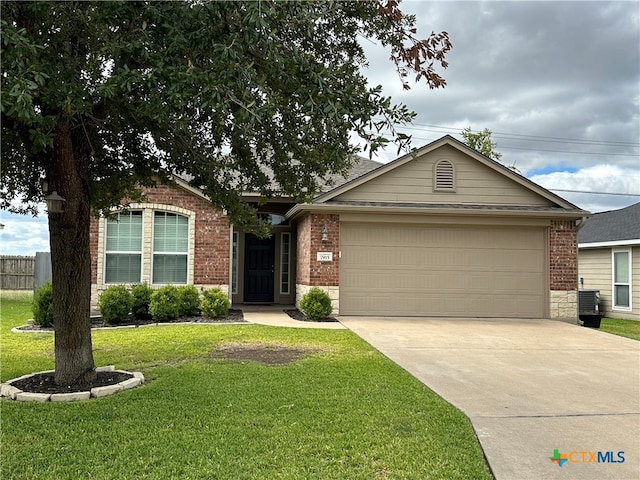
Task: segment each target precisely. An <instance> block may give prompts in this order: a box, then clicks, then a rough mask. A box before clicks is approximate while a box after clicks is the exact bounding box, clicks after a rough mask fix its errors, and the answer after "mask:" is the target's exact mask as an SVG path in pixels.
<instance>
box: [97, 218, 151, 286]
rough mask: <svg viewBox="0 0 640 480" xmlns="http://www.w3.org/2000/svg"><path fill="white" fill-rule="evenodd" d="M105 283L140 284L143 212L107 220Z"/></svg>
mask: <svg viewBox="0 0 640 480" xmlns="http://www.w3.org/2000/svg"><path fill="white" fill-rule="evenodd" d="M106 228H107V232H106V237H107V241H106V246H105V283H138V282H139V281H140V275H141V272H142V212H141V211H131V212H120V213H117V214H116V216H115V218H113V219H108V220H107V226H106Z"/></svg>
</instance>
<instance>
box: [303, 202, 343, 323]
mask: <svg viewBox="0 0 640 480" xmlns="http://www.w3.org/2000/svg"><path fill="white" fill-rule="evenodd" d="M324 226H326V228H327V237H328V238H327V240H324V241H323V240H322V236H323V233H322V230H323V227H324ZM318 252H331V253H332V254H333V260H332V261H331V262H319V261H318V260H317V253H318ZM296 279H297V280H296V305H299V304H300V300H301V299H302V296H303V295H304V294H305V293H307V292H308V291H309V290H310V289H311V287H320V288H322V289H323V290H324V291H325V292H327V293H328V294H329V298H331V304H332V306H333V313H334V314H336V313H338V312H339V309H340V303H339V302H340V287H339V282H340V215H338V214H315V213H314V214H311V215H308V216H307V217H305V218H303V219H302V220H300V221H299V223H298V255H297V263H296Z"/></svg>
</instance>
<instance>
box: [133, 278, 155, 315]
mask: <svg viewBox="0 0 640 480" xmlns="http://www.w3.org/2000/svg"><path fill="white" fill-rule="evenodd" d="M152 293H153V289H152V288H151V287H149V286H148V285H147V284H146V282H145V283H136V284H135V285H131V294H132V295H133V306H132V307H131V313H133V315H134V316H135V317H136V318H148V317H149V304H150V303H151V294H152Z"/></svg>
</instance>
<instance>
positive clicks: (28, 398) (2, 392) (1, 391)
mask: <svg viewBox="0 0 640 480" xmlns="http://www.w3.org/2000/svg"><path fill="white" fill-rule="evenodd" d="M53 372H54V370H46V371H44V372H36V373H30V374H28V375H23V376H21V377H18V378H14V379H12V380H9V381H7V382H5V383H3V384H1V385H0V397H8V398H11V399H12V400H17V401H18V402H49V401H51V402H73V401H75V400H89V399H90V398H100V397H106V396H108V395H113V394H114V393H117V392H119V391H121V390H128V389H129V388H134V387H137V386H138V385H142V384H143V383H144V375H142V373H140V372H127V371H125V370H116V369H115V367H114V366H113V365H108V366H106V367H98V368H96V372H118V373H128V374H130V375H133V377H132V378H129V379H127V380H124V381H122V382H120V383H115V384H113V385H106V386H104V387H95V388H92V389H91V390H89V391H85V392H70V393H32V392H23V391H22V390H20V389H19V388H17V387H14V386H13V385H11V382H15V381H16V380H21V379H23V378H28V377H31V376H33V375H38V374H41V373H53Z"/></svg>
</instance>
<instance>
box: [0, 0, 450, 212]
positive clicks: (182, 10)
mask: <svg viewBox="0 0 640 480" xmlns="http://www.w3.org/2000/svg"><path fill="white" fill-rule="evenodd" d="M0 8H1V9H2V55H3V56H2V61H3V76H2V91H3V95H2V101H1V104H0V110H1V112H2V120H3V121H2V132H3V151H5V152H8V156H7V157H6V158H9V159H10V164H9V165H8V166H7V165H6V163H5V168H3V172H2V176H3V178H2V179H3V185H5V187H3V195H5V196H6V197H7V198H9V197H11V198H17V196H19V195H24V194H27V197H28V198H27V200H36V199H37V198H38V196H39V195H40V192H39V180H40V179H41V178H42V177H43V176H44V175H45V173H44V172H45V167H46V164H47V163H46V162H51V161H52V162H56V159H55V157H54V156H52V154H53V151H54V149H53V145H54V143H55V135H56V134H55V133H54V132H55V131H56V129H57V127H58V126H60V125H66V126H67V127H69V128H66V127H65V128H64V129H62V130H65V131H71V132H73V140H72V142H73V148H74V155H77V159H76V160H77V161H78V162H81V163H84V164H85V165H88V167H89V170H90V174H91V179H90V181H91V185H90V195H91V202H92V205H93V206H94V208H95V209H97V210H103V209H108V208H109V207H110V206H111V205H113V204H117V203H118V202H120V199H121V198H122V196H130V195H131V194H132V192H133V189H134V187H135V185H136V184H148V183H149V182H150V181H151V179H152V178H155V175H156V174H157V172H158V171H159V170H162V171H165V172H168V171H169V172H177V173H184V174H188V175H189V176H190V177H193V178H194V182H196V183H195V184H196V186H199V187H200V186H202V187H203V188H204V190H205V192H206V193H207V194H208V195H209V196H210V197H211V198H212V200H213V202H214V203H215V204H216V205H218V206H219V207H221V208H226V209H228V210H229V211H230V212H232V215H237V218H235V220H239V219H246V218H247V217H249V216H250V215H249V213H250V212H249V211H247V207H246V206H242V205H241V204H242V200H241V193H242V191H246V190H252V191H256V192H259V193H260V194H261V195H262V196H263V198H269V197H271V196H275V195H286V196H290V197H292V198H298V199H302V198H308V197H309V196H312V195H313V194H314V193H315V192H317V188H318V187H317V180H318V179H322V178H325V177H327V176H329V175H331V174H335V173H340V172H345V171H346V170H347V169H348V167H349V165H350V163H351V159H352V154H354V153H355V152H356V148H355V147H354V146H353V145H351V144H350V142H349V137H350V134H351V132H355V133H356V134H357V135H359V136H360V137H361V139H362V140H363V141H364V142H365V144H366V146H367V147H368V148H369V150H370V151H371V152H372V153H373V152H375V151H376V150H377V149H378V148H382V147H384V146H385V145H387V144H388V143H389V142H395V143H396V144H397V145H398V147H399V149H405V148H408V145H409V141H410V138H409V137H407V136H406V135H403V134H399V133H398V132H396V131H395V129H394V127H395V125H398V124H404V123H407V122H410V121H411V119H412V118H413V116H414V114H413V113H412V112H410V111H409V110H408V109H407V108H406V107H405V106H403V105H394V104H393V103H392V101H391V99H390V98H388V97H384V96H382V95H381V89H380V88H379V87H375V88H371V87H370V86H368V84H367V80H366V78H365V77H364V76H363V75H362V74H361V73H360V68H361V66H362V65H363V64H364V63H365V61H366V59H365V58H364V52H363V50H362V48H361V46H360V44H359V41H358V38H359V37H361V36H369V37H375V38H378V39H379V40H380V41H382V43H383V44H385V45H389V46H390V47H391V51H392V55H393V61H394V62H395V64H396V66H398V69H399V72H400V74H401V77H402V78H403V82H404V83H406V80H404V78H405V77H406V71H415V72H417V74H418V78H419V79H421V78H425V77H426V79H427V82H428V84H429V86H430V87H431V88H434V87H436V86H441V85H444V82H443V81H442V79H439V77H437V76H436V75H435V74H433V73H432V71H433V69H432V65H433V62H434V61H439V62H440V63H441V65H442V66H443V67H445V66H446V62H444V54H445V53H446V52H447V51H448V48H450V44H448V36H447V34H446V33H441V34H434V35H432V36H431V37H429V38H428V39H426V40H417V39H416V38H415V34H416V31H415V19H413V18H411V17H409V16H404V15H402V13H401V12H400V10H399V8H398V5H397V3H396V2H384V3H382V2H375V1H372V2H315V1H308V2H196V1H191V2H188V1H181V2H148V3H140V2H62V3H47V2H34V3H30V2H16V3H8V2H3V3H2V4H1V6H0ZM427 64H428V67H427V66H426V65H427ZM400 65H402V66H401V67H400ZM374 118H375V119H376V120H375V121H374V120H373V119H374ZM386 132H391V135H390V136H389V135H388V134H387V133H386ZM5 133H6V135H5ZM21 171H30V172H34V174H33V175H32V176H31V180H32V181H30V182H31V183H28V184H27V183H25V182H17V181H13V182H12V181H10V180H7V181H5V179H6V178H7V177H10V176H17V175H20V172H21Z"/></svg>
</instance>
